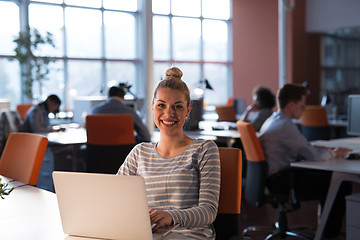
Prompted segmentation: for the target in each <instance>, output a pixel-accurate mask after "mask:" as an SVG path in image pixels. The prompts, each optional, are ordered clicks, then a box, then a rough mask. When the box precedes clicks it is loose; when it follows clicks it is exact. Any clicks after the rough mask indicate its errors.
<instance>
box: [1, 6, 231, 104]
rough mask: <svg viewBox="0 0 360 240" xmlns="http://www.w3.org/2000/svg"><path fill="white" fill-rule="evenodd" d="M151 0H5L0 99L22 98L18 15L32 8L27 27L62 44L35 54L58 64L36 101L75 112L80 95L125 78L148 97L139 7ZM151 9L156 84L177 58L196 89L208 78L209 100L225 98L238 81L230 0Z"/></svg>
mask: <svg viewBox="0 0 360 240" xmlns="http://www.w3.org/2000/svg"><path fill="white" fill-rule="evenodd" d="M145 1H146V0H87V1H78V0H30V1H17V0H11V1H8V0H6V1H5V0H0V27H1V32H0V84H2V86H4V87H3V88H2V89H1V90H0V98H9V99H11V104H12V108H15V106H16V104H17V103H19V102H20V101H21V99H22V98H21V96H22V93H21V91H22V90H21V89H22V88H21V80H20V78H21V73H20V66H19V64H18V63H17V61H9V59H10V58H11V56H13V55H14V51H13V49H14V48H15V44H14V43H13V39H14V38H15V36H17V35H18V33H19V31H20V21H19V19H20V16H19V12H20V13H21V12H23V10H24V9H27V7H28V11H29V12H28V22H29V26H30V27H32V28H36V29H38V30H39V32H40V33H41V34H45V33H46V32H50V33H52V34H53V38H54V43H55V46H56V48H51V47H43V48H41V49H39V50H38V51H37V52H36V54H37V55H38V56H44V57H45V56H47V57H52V58H53V59H55V60H56V61H55V62H53V63H51V64H50V73H49V75H48V78H49V80H48V81H44V82H43V83H42V84H41V85H39V84H37V83H36V84H34V85H33V93H34V98H36V99H37V100H39V101H40V100H43V99H45V97H46V96H47V95H49V94H52V93H54V94H58V95H59V96H60V97H61V98H62V102H63V104H62V106H61V108H62V110H71V109H72V106H73V99H74V98H76V97H80V96H84V95H86V96H91V95H93V96H95V95H106V94H107V89H108V87H109V86H111V85H114V84H118V83H119V82H126V83H128V84H129V85H132V88H131V91H132V92H133V93H135V94H136V95H138V97H140V98H143V97H145V96H143V95H144V94H145V92H146V91H144V89H143V88H142V86H144V85H145V82H146V81H147V79H146V75H145V74H143V73H142V72H141V69H142V65H143V64H146V63H144V59H142V58H141V56H142V55H143V54H142V52H141V51H143V49H142V47H141V46H143V45H144V43H143V41H144V38H143V36H142V35H141V34H143V33H142V31H141V25H143V23H142V21H143V18H142V15H143V14H142V12H141V11H142V9H139V8H138V6H142V5H143V3H144V2H145ZM19 9H21V11H19ZM152 11H153V29H152V30H153V59H154V69H153V72H154V81H155V82H154V85H156V84H157V82H158V81H159V80H160V79H161V78H162V77H163V74H164V70H165V69H166V68H167V67H168V65H169V63H172V64H175V65H177V66H179V67H180V68H181V69H182V70H183V71H184V81H185V82H187V84H188V85H189V88H190V90H193V89H194V88H196V87H198V86H199V84H200V81H201V80H203V79H205V78H206V79H208V81H209V82H210V84H211V85H212V86H213V88H214V91H206V92H205V101H207V102H208V103H209V104H220V103H222V102H224V101H225V100H226V99H227V97H224V96H229V93H230V88H231V82H232V81H231V67H232V56H231V41H230V40H229V36H230V35H231V31H230V29H231V14H230V13H231V0H152ZM24 22H26V21H22V23H21V24H23V23H24ZM25 27H26V26H22V28H21V29H23V28H25ZM224 99H225V100H224ZM37 100H36V101H37Z"/></svg>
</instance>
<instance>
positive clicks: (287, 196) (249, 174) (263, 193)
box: [236, 121, 311, 239]
mask: <svg viewBox="0 0 360 240" xmlns="http://www.w3.org/2000/svg"><path fill="white" fill-rule="evenodd" d="M236 125H237V128H238V130H239V132H240V138H241V141H242V143H243V146H244V151H245V155H246V159H247V170H246V180H245V192H244V194H245V199H246V201H247V202H248V203H249V204H250V205H252V206H255V207H261V206H262V205H263V204H265V203H269V204H272V206H273V207H276V208H278V209H279V213H278V220H277V222H276V223H274V224H273V226H271V227H269V226H250V227H247V228H245V229H244V230H243V236H247V234H248V232H251V231H269V232H271V233H270V234H269V235H268V236H267V237H266V238H265V239H272V238H274V237H280V238H281V239H285V238H286V237H287V236H292V237H298V238H302V239H311V238H310V237H308V236H306V235H304V234H302V233H298V232H296V231H297V230H303V229H309V228H310V229H311V227H309V226H301V227H293V228H289V227H288V224H287V216H286V215H287V213H288V212H290V211H292V210H295V209H297V208H299V202H298V201H297V199H296V198H295V193H294V189H293V181H292V178H291V177H292V174H291V171H284V172H283V173H282V174H286V176H287V177H288V179H289V188H290V189H289V191H288V192H287V193H272V192H269V189H266V186H267V185H271V181H270V180H269V178H267V170H268V169H267V168H268V166H267V163H266V161H265V157H264V153H263V150H262V148H261V145H260V142H259V140H258V138H257V136H256V132H255V130H254V127H253V126H252V125H251V124H250V123H247V122H244V121H237V122H236Z"/></svg>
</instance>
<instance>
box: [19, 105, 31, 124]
mask: <svg viewBox="0 0 360 240" xmlns="http://www.w3.org/2000/svg"><path fill="white" fill-rule="evenodd" d="M32 106H34V104H32V103H24V104H18V105H17V106H16V111H17V113H18V114H19V117H20V119H21V120H24V119H25V117H26V113H27V111H28V110H29V109H30V108H31V107H32Z"/></svg>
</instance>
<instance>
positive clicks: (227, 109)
mask: <svg viewBox="0 0 360 240" xmlns="http://www.w3.org/2000/svg"><path fill="white" fill-rule="evenodd" d="M215 111H216V113H217V114H218V116H219V118H218V121H219V122H221V121H226V122H236V112H235V108H234V106H233V105H216V106H215Z"/></svg>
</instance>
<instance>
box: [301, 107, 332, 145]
mask: <svg viewBox="0 0 360 240" xmlns="http://www.w3.org/2000/svg"><path fill="white" fill-rule="evenodd" d="M300 124H301V133H302V134H303V135H304V136H305V138H306V139H307V140H308V141H314V140H329V139H330V126H329V122H328V118H327V113H326V109H325V107H323V106H320V105H307V106H306V107H305V111H304V112H303V114H302V115H301V118H300Z"/></svg>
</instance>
